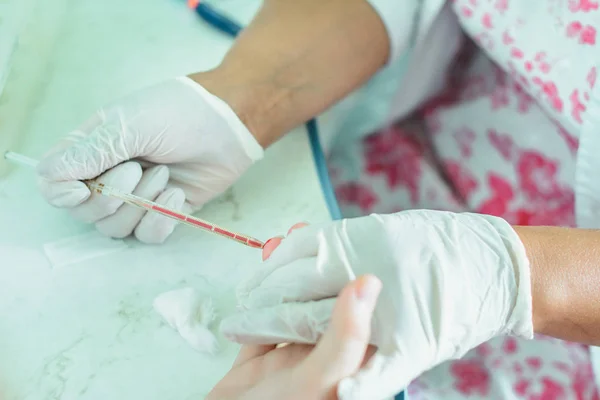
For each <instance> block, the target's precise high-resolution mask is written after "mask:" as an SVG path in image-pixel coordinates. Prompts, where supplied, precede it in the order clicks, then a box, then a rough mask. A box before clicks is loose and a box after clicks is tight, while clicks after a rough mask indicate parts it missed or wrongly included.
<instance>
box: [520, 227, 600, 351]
mask: <svg viewBox="0 0 600 400" xmlns="http://www.w3.org/2000/svg"><path fill="white" fill-rule="evenodd" d="M515 229H516V231H517V233H518V234H519V236H520V237H521V239H522V241H523V243H524V245H525V248H526V250H527V254H528V257H529V259H530V263H531V281H532V282H531V284H532V296H533V321H534V329H535V331H536V333H540V334H544V335H548V336H553V337H557V338H560V339H564V340H570V341H574V342H580V343H585V344H590V345H600V231H596V230H585V229H569V228H551V227H516V228H515Z"/></svg>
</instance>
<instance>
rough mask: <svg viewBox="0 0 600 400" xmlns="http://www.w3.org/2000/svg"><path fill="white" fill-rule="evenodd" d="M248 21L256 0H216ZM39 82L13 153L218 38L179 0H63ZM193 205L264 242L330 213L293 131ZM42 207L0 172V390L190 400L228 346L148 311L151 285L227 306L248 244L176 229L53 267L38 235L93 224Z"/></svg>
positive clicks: (204, 52) (1, 395) (39, 398)
mask: <svg viewBox="0 0 600 400" xmlns="http://www.w3.org/2000/svg"><path fill="white" fill-rule="evenodd" d="M221 3H222V6H223V7H225V8H226V9H230V10H234V11H232V13H234V14H235V15H237V16H239V17H240V18H241V20H242V21H247V20H248V19H249V18H250V16H251V15H252V13H253V12H254V11H255V9H256V5H257V3H256V2H255V1H248V0H242V1H239V0H222V1H221ZM68 4H69V6H70V8H69V9H68V11H67V13H66V14H65V18H64V22H63V27H62V31H61V36H60V40H59V42H58V46H57V48H56V50H55V52H54V57H53V59H52V60H51V63H50V67H49V68H48V69H47V87H46V88H45V90H44V91H43V93H42V95H41V96H40V99H39V102H38V106H37V107H36V108H35V110H32V112H31V126H30V129H29V131H28V132H27V137H26V138H25V141H24V142H23V145H22V147H21V149H20V150H21V151H23V152H24V153H26V154H28V155H31V156H34V157H39V156H40V155H41V154H43V152H44V151H45V150H46V149H47V148H48V146H49V145H50V143H52V142H53V141H54V140H55V139H57V138H58V137H59V136H60V135H61V134H63V133H65V132H66V131H67V130H69V129H70V128H72V127H73V126H75V125H77V124H78V123H80V122H81V121H82V120H83V119H84V118H86V117H87V116H88V115H89V114H91V113H92V111H93V110H94V109H95V108H96V107H98V106H100V105H102V104H103V103H104V102H106V101H108V100H111V99H112V98H114V97H117V96H119V95H122V94H125V93H127V92H129V91H131V90H134V89H136V88H138V87H141V86H145V85H147V84H150V83H153V82H156V81H159V80H161V79H164V78H167V77H170V76H175V75H180V74H185V73H189V72H193V71H197V70H202V69H206V68H209V67H212V66H214V65H215V64H216V63H218V61H219V59H220V58H221V57H222V55H223V54H224V52H225V51H226V49H227V47H228V46H229V44H230V40H229V39H228V38H226V37H224V36H221V35H220V34H218V33H216V32H215V31H214V30H212V29H211V28H209V27H207V26H205V25H203V24H202V23H201V22H200V21H199V20H198V19H197V18H196V16H195V15H194V14H193V13H191V12H190V11H189V10H187V8H186V7H185V2H184V1H178V0H128V1H122V0H103V1H93V0H77V1H69V2H68ZM199 215H200V216H201V217H204V218H206V219H209V220H212V221H214V222H216V223H220V224H222V225H224V226H227V227H231V228H233V229H237V230H239V231H242V232H246V233H248V234H251V235H254V236H256V237H258V238H261V239H266V238H268V237H270V236H272V235H276V234H280V233H283V232H284V231H285V230H286V229H287V228H288V227H289V226H290V225H291V224H293V223H294V222H296V221H300V220H302V221H314V222H318V221H323V220H327V219H328V218H329V216H328V213H327V210H326V207H325V203H324V201H323V198H322V194H321V190H320V186H319V183H318V180H317V176H316V174H315V171H314V168H313V159H312V155H311V153H310V149H309V145H308V141H307V138H306V135H305V133H304V132H303V131H302V130H299V131H298V132H293V133H291V134H290V135H288V136H287V137H286V138H285V139H284V140H282V141H281V142H280V143H278V144H277V145H275V146H273V147H272V148H271V149H269V151H268V152H267V155H266V158H265V159H264V161H262V162H260V163H259V164H257V165H256V166H255V167H253V168H252V169H251V170H250V171H249V172H248V173H247V174H246V175H245V176H244V177H243V178H242V179H241V181H239V182H238V183H237V184H236V185H235V186H234V188H233V190H231V191H230V192H228V193H227V194H226V195H225V196H223V197H222V198H221V199H218V200H217V201H215V202H213V203H211V204H210V205H209V206H207V207H205V209H203V210H202V211H201V212H200V213H199ZM91 230H92V229H91V227H89V226H86V225H82V224H79V223H77V222H75V221H73V220H71V219H70V218H69V216H68V214H67V213H65V212H63V211H60V210H56V209H53V208H51V207H49V206H48V205H46V204H45V203H44V202H43V200H42V199H41V198H40V196H39V195H38V193H37V192H36V188H35V182H34V177H33V175H32V174H31V172H29V171H25V170H17V171H14V172H13V173H12V174H10V175H9V176H8V178H6V179H4V180H0V257H1V258H0V399H2V400H57V399H60V400H71V399H79V400H90V399H98V400H100V399H102V400H108V399H111V400H112V399H115V400H116V399H145V400H154V399H156V400H171V399H172V400H189V399H202V398H203V397H204V395H205V394H206V393H207V392H208V391H209V390H210V388H211V387H212V386H213V385H214V383H215V382H216V381H217V380H218V379H219V378H220V377H221V376H222V375H223V374H224V373H225V372H226V371H227V369H228V368H229V366H230V363H231V362H232V359H233V357H234V356H235V353H236V351H237V347H236V346H234V345H232V344H228V343H226V342H223V343H222V344H223V348H222V351H221V352H220V353H219V354H217V355H216V356H213V357H211V356H206V355H203V354H200V353H197V352H195V351H194V350H192V349H191V348H190V347H188V345H187V344H186V343H185V342H184V341H183V340H182V339H181V338H180V337H179V336H178V335H177V334H176V333H175V332H174V331H173V330H171V329H170V328H169V327H168V326H167V325H166V324H165V323H163V322H162V321H161V319H160V318H159V316H158V315H157V314H155V312H154V311H153V309H152V301H153V299H154V298H155V296H156V295H158V294H159V293H161V292H164V291H167V290H171V289H175V288H182V287H190V286H191V287H195V288H197V289H199V290H202V291H205V292H207V293H210V295H211V296H213V297H214V298H215V300H216V301H217V306H218V311H219V312H220V313H221V314H227V313H230V312H232V311H233V307H234V297H233V291H232V289H233V287H234V286H235V285H236V283H237V282H238V281H239V279H241V278H242V277H244V276H245V275H246V274H249V273H252V269H253V268H256V266H257V264H258V263H259V260H260V254H259V252H258V251H257V250H253V249H250V248H246V247H243V246H241V245H239V244H236V243H230V242H229V241H226V240H224V239H222V238H219V237H213V236H211V235H207V234H204V233H201V232H198V231H194V230H193V229H191V228H190V229H188V228H187V227H180V228H178V230H177V231H176V233H175V234H174V236H173V237H172V238H171V239H170V240H169V242H168V243H167V244H166V245H163V246H143V245H141V244H138V243H136V242H133V241H126V243H127V246H128V248H127V249H125V250H122V251H119V252H116V253H112V254H109V255H105V256H102V257H96V258H92V259H88V260H85V261H84V262H79V263H75V264H72V265H69V266H64V267H58V268H52V266H51V264H50V262H49V261H48V259H47V257H46V256H45V254H44V252H43V247H44V245H45V244H48V243H52V242H55V241H58V240H61V239H64V238H68V237H73V236H77V235H80V234H83V233H86V232H89V231H91Z"/></svg>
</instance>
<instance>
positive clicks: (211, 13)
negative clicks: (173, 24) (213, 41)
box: [196, 3, 242, 37]
mask: <svg viewBox="0 0 600 400" xmlns="http://www.w3.org/2000/svg"><path fill="white" fill-rule="evenodd" d="M196 14H198V15H199V16H200V18H202V19H203V20H204V21H206V22H208V23H209V24H210V25H212V26H213V27H214V28H217V30H219V31H221V32H223V33H226V34H228V35H229V36H233V37H235V36H237V35H238V34H239V33H240V31H241V30H242V27H241V26H240V25H238V24H236V23H235V22H233V21H232V20H231V19H229V18H227V17H226V16H224V15H223V14H221V13H220V12H219V11H217V10H215V9H214V8H213V7H211V6H209V5H208V4H205V3H200V4H198V5H197V6H196Z"/></svg>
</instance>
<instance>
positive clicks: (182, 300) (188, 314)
mask: <svg viewBox="0 0 600 400" xmlns="http://www.w3.org/2000/svg"><path fill="white" fill-rule="evenodd" d="M154 309H155V310H156V312H157V313H158V314H160V315H161V316H162V318H163V319H164V320H165V321H166V322H167V323H168V324H169V325H170V326H171V327H172V328H173V329H175V330H177V332H179V334H180V335H181V337H182V338H183V339H185V341H187V342H188V343H189V345H190V346H192V347H193V348H194V349H196V350H197V351H200V352H202V353H208V354H214V353H215V352H216V351H217V350H218V342H217V338H216V337H215V335H214V334H213V333H212V332H211V331H210V329H209V326H210V325H211V324H212V322H213V321H214V320H215V318H216V311H215V308H214V305H213V301H212V299H211V298H210V297H205V298H204V299H203V298H202V296H201V294H200V293H199V292H198V291H197V290H195V289H192V288H185V289H177V290H172V291H170V292H166V293H163V294H161V295H159V296H158V297H157V298H156V299H155V300H154Z"/></svg>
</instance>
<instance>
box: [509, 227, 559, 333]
mask: <svg viewBox="0 0 600 400" xmlns="http://www.w3.org/2000/svg"><path fill="white" fill-rule="evenodd" d="M514 229H515V231H516V232H517V234H518V235H519V237H520V238H521V241H522V242H523V245H524V246H525V250H526V252H527V257H528V259H529V263H530V271H531V295H532V303H533V327H534V331H535V332H536V333H539V334H546V335H552V330H553V326H554V325H555V321H559V320H561V318H562V317H561V316H562V315H563V313H564V311H565V304H568V299H567V295H568V292H567V291H565V288H564V286H563V285H561V284H560V281H559V280H557V276H556V275H555V274H553V273H552V271H551V269H552V268H551V266H550V264H549V263H550V262H552V263H556V262H560V261H559V260H550V257H549V255H548V250H549V248H548V246H549V245H551V243H549V242H548V240H547V239H548V238H549V237H552V233H551V232H549V231H548V230H554V229H559V228H547V227H523V226H516V227H514ZM549 233H550V236H548V234H549Z"/></svg>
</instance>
